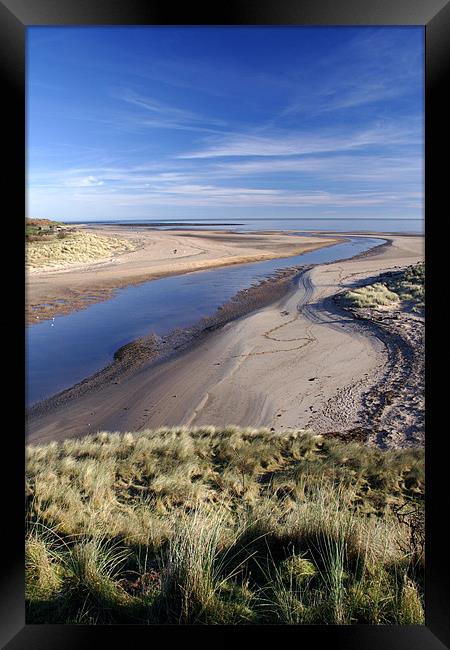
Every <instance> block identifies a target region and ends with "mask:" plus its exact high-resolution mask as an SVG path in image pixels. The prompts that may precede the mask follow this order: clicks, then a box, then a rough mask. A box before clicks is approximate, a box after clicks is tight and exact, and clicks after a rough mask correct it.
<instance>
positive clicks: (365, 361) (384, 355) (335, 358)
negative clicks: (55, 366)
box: [27, 235, 424, 446]
mask: <svg viewBox="0 0 450 650" xmlns="http://www.w3.org/2000/svg"><path fill="white" fill-rule="evenodd" d="M379 236H382V235H379ZM388 238H389V240H390V244H389V245H386V246H381V247H378V248H377V249H375V250H374V251H372V252H371V253H369V254H367V255H362V256H360V257H358V258H354V259H352V260H347V261H341V262H334V263H330V264H321V265H317V266H314V267H313V268H310V269H308V270H305V271H304V272H303V273H302V274H301V275H300V277H299V279H298V283H296V284H295V286H294V287H292V288H291V289H290V290H289V291H288V293H287V294H286V295H284V296H283V297H282V298H280V299H278V300H276V301H275V302H273V303H272V304H270V305H268V306H266V307H264V308H261V309H257V310H256V311H254V312H252V313H251V314H248V315H246V316H243V317H241V318H238V319H237V320H234V321H232V322H230V323H228V324H226V325H225V326H224V327H222V328H220V329H219V330H215V331H211V332H210V333H209V334H208V335H207V336H204V337H202V338H201V340H200V341H199V342H198V343H197V344H196V345H194V346H193V347H191V348H189V349H187V350H184V351H182V352H180V353H179V354H176V355H175V356H173V357H172V358H169V359H167V360H164V361H162V362H161V363H157V364H151V363H147V364H145V363H144V364H143V365H141V366H140V367H139V368H138V369H137V370H136V371H135V372H131V373H129V374H126V375H125V376H123V377H120V376H119V377H116V379H115V380H114V382H111V381H110V382H106V383H104V384H103V385H101V386H99V387H97V388H93V389H92V390H89V391H87V392H86V393H85V394H83V395H80V397H79V398H77V399H74V400H72V401H70V400H69V401H68V402H66V403H62V404H61V405H60V406H58V405H55V407H54V408H51V409H48V410H46V411H44V412H41V413H39V412H36V413H35V415H34V416H33V417H31V418H30V419H29V421H28V427H27V435H28V441H29V442H32V443H37V442H47V441H49V440H57V439H64V438H66V437H71V436H82V435H84V434H87V433H94V432H96V431H99V430H110V431H139V430H143V429H152V428H156V427H160V426H173V425H186V426H190V425H192V426H197V425H205V424H211V425H217V426H223V425H226V424H235V425H240V426H261V427H268V428H272V429H274V430H275V431H278V430H279V431H286V430H289V429H298V428H308V427H311V428H313V429H314V430H315V431H316V432H318V433H319V432H323V433H326V432H337V433H339V432H343V433H345V432H351V431H354V430H355V429H356V430H357V429H358V428H361V427H364V426H366V425H367V422H366V421H365V419H364V417H365V415H364V408H362V407H363V399H364V396H365V395H366V394H367V393H368V392H369V391H373V390H375V388H376V387H377V386H379V385H380V382H382V381H383V380H384V378H385V375H386V372H387V370H388V369H389V364H391V365H392V355H391V353H390V351H389V346H388V345H387V344H386V340H385V339H383V336H380V334H379V331H378V330H377V328H376V327H372V328H370V327H366V326H364V325H363V324H362V323H361V322H360V321H359V320H357V319H355V318H353V316H352V315H351V314H349V313H348V312H346V311H345V310H343V309H342V308H341V307H340V306H339V305H338V304H336V302H335V300H334V299H333V297H334V296H335V295H336V294H337V293H338V292H340V291H342V290H344V289H348V288H350V287H351V286H353V285H354V284H355V283H356V282H359V281H361V280H370V279H371V278H374V277H375V276H377V275H378V274H379V273H381V272H384V271H388V270H395V269H398V268H401V267H404V266H407V265H409V264H413V263H415V262H417V261H419V260H422V259H423V257H424V241H423V238H422V237H418V236H401V235H392V236H389V237H388ZM405 431H406V429H405ZM405 435H406V434H405ZM379 443H380V440H377V444H379ZM404 444H409V441H408V440H406V438H405V439H401V437H398V436H397V438H395V437H394V438H391V439H390V442H389V446H401V445H404Z"/></svg>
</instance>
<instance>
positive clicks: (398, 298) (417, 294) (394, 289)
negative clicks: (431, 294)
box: [342, 262, 425, 311]
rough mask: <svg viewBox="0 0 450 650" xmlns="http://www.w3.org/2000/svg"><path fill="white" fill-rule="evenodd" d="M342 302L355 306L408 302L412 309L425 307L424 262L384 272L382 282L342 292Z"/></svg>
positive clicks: (372, 306) (371, 306)
mask: <svg viewBox="0 0 450 650" xmlns="http://www.w3.org/2000/svg"><path fill="white" fill-rule="evenodd" d="M342 300H343V301H344V304H347V305H348V306H351V307H357V308H360V309H361V308H374V307H380V306H381V307H395V306H399V305H401V304H405V303H406V304H409V306H410V307H411V308H412V310H413V311H421V310H422V309H423V308H424V307H425V263H424V262H419V263H417V264H414V265H412V266H408V267H407V268H406V269H404V270H403V271H399V272H393V273H388V274H386V277H384V278H383V282H376V283H374V284H368V285H366V286H363V287H358V288H357V289H352V290H351V291H346V292H345V293H344V294H342Z"/></svg>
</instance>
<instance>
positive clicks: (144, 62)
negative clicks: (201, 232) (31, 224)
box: [26, 27, 424, 221]
mask: <svg viewBox="0 0 450 650" xmlns="http://www.w3.org/2000/svg"><path fill="white" fill-rule="evenodd" d="M26 106H27V214H28V215H29V216H33V217H43V218H54V219H61V220H66V221H90V220H102V219H104V220H110V219H111V220H114V219H124V220H125V219H127V220H132V219H177V220H179V219H188V220H192V219H195V218H200V219H205V218H206V219H213V220H220V219H238V218H274V219H276V218H291V217H299V218H315V217H316V218H328V219H329V218H393V219H399V218H410V219H411V218H423V198H424V197H423V184H424V183H423V165H424V156H423V149H424V120H423V116H424V30H423V28H422V27H337V28H331V27H249V28H247V27H74V28H72V27H29V28H28V30H27V87H26Z"/></svg>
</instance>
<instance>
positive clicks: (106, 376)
mask: <svg viewBox="0 0 450 650" xmlns="http://www.w3.org/2000/svg"><path fill="white" fill-rule="evenodd" d="M309 268H311V266H310V265H305V266H302V267H301V266H298V267H290V268H287V269H281V270H279V271H275V272H274V273H273V274H272V275H270V276H268V277H267V278H265V279H264V280H261V281H260V282H259V283H258V284H256V285H253V286H251V287H248V288H246V289H241V290H240V291H238V292H237V293H236V294H235V295H234V296H233V297H232V298H230V300H227V301H226V302H224V303H223V304H222V305H220V306H219V307H218V309H217V310H216V312H215V313H213V314H211V315H209V316H205V317H203V318H201V319H200V320H198V321H197V322H196V323H194V324H193V325H191V326H190V327H184V328H176V329H172V330H170V331H169V332H168V333H167V334H166V335H164V336H157V335H155V334H154V333H152V332H149V333H148V334H147V335H146V336H143V337H140V338H138V339H134V340H132V341H130V342H129V343H126V344H125V345H123V346H121V347H120V348H118V349H117V350H115V352H114V356H113V360H112V361H111V362H110V363H109V364H108V365H106V366H105V367H104V368H101V369H100V370H99V371H97V372H95V373H94V374H92V375H89V376H88V377H85V378H84V379H82V380H81V381H80V382H78V383H76V384H74V385H73V386H70V387H69V388H66V389H64V390H62V391H59V392H58V393H55V394H54V395H50V396H49V397H47V398H44V399H43V400H40V401H38V402H35V403H34V404H32V405H31V406H30V407H28V408H27V415H28V416H29V417H33V416H38V415H40V414H41V413H43V412H47V411H51V410H52V408H54V407H58V406H61V405H62V404H65V403H67V402H68V401H72V400H73V399H77V398H78V397H79V396H80V395H83V394H85V393H86V392H88V391H91V390H96V389H98V388H99V387H101V386H102V385H104V383H105V382H111V381H113V380H116V379H119V380H120V379H123V377H125V376H127V375H128V374H129V373H130V372H133V371H136V370H137V369H138V368H140V367H141V366H143V365H146V366H147V367H150V366H152V365H155V364H157V363H161V362H164V361H166V360H167V359H169V358H171V357H172V356H173V355H175V354H180V353H182V352H184V351H186V350H187V349H191V348H192V347H194V346H195V345H196V344H198V343H199V342H200V341H202V340H204V338H205V337H206V336H207V335H208V334H209V333H210V332H213V331H215V330H217V329H219V328H221V327H224V326H225V325H227V324H228V323H231V322H233V321H235V320H237V319H239V318H241V317H243V316H246V315H248V314H250V313H254V312H255V311H257V310H258V309H261V308H263V307H266V306H268V305H270V304H272V303H273V302H275V301H277V300H279V299H280V298H282V297H283V296H284V295H286V293H288V292H289V290H292V289H293V284H294V282H295V281H296V280H297V279H299V278H300V276H301V274H302V273H304V272H305V271H306V270H308V269H309Z"/></svg>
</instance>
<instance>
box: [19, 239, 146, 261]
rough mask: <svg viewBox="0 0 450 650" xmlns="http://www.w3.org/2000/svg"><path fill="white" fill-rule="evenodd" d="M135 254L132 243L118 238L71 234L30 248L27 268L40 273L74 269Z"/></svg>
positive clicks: (47, 240) (30, 245) (31, 245)
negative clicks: (44, 270) (55, 269)
mask: <svg viewBox="0 0 450 650" xmlns="http://www.w3.org/2000/svg"><path fill="white" fill-rule="evenodd" d="M131 250H134V246H133V244H132V243H131V242H129V241H127V240H125V239H120V238H118V237H103V236H99V235H94V234H91V233H88V232H81V231H75V232H68V233H67V234H66V235H65V236H64V237H63V238H60V237H58V236H56V237H54V238H51V239H48V238H46V237H45V238H42V241H39V238H37V239H36V240H35V239H33V240H32V241H28V242H27V245H26V266H27V267H28V268H29V269H32V270H33V269H40V268H46V267H52V266H66V265H67V266H70V265H76V264H83V263H86V262H94V261H100V260H102V259H108V258H110V257H111V256H113V255H119V254H120V253H124V252H126V251H131Z"/></svg>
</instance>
